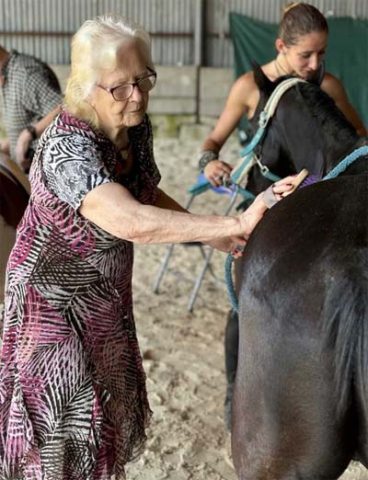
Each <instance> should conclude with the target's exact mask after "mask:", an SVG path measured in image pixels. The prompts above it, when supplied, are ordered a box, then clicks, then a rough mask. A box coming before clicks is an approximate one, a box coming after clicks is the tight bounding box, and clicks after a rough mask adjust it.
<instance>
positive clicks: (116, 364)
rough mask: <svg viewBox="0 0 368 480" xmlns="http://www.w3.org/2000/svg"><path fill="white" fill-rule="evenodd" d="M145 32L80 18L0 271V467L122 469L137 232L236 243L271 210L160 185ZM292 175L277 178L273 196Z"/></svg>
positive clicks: (135, 436) (139, 406)
mask: <svg viewBox="0 0 368 480" xmlns="http://www.w3.org/2000/svg"><path fill="white" fill-rule="evenodd" d="M155 82H156V73H155V71H154V67H153V64H152V61H151V56H150V46H149V38H148V35H147V34H146V33H145V32H144V31H143V30H142V29H141V28H139V27H137V26H135V25H134V24H132V23H129V22H127V21H124V20H123V19H121V18H112V17H99V18H97V19H95V20H91V21H87V22H85V23H84V24H83V25H82V27H81V28H80V30H79V31H78V32H77V33H76V35H75V36H74V39H73V43H72V56H71V75H70V78H69V81H68V84H67V88H66V95H65V106H64V108H63V111H62V112H61V113H60V114H59V115H58V116H57V117H56V119H55V121H54V122H53V123H52V124H51V125H50V127H49V128H48V129H47V130H46V131H45V132H44V134H43V136H42V138H41V140H40V143H39V147H38V150H37V152H36V154H35V157H34V160H33V164H32V169H31V174H30V180H31V186H32V193H31V198H30V202H29V204H28V207H27V209H26V212H25V215H24V217H23V219H22V221H21V224H20V226H19V228H18V234H17V239H16V243H15V246H14V248H13V250H12V253H11V255H10V259H9V263H8V271H7V287H6V301H5V324H4V333H3V348H2V353H1V364H0V368H1V371H0V460H1V466H0V476H1V478H2V479H4V480H5V479H14V478H22V479H23V480H41V479H42V480H43V479H55V480H74V479H78V480H87V479H88V480H90V479H92V478H93V480H107V479H110V478H111V476H112V475H115V477H116V479H117V480H118V479H122V478H125V472H124V466H125V464H126V463H127V462H128V461H129V460H130V459H131V458H133V457H134V456H135V455H136V454H137V453H139V451H140V450H141V448H142V446H143V442H144V440H145V428H146V426H147V424H148V421H149V418H150V415H151V412H150V408H149V405H148V401H147V393H146V387H145V375H144V371H143V368H142V361H141V356H140V352H139V348H138V343H137V337H136V331H135V324H134V319H133V312H132V294H131V276H132V262H133V243H134V242H137V243H161V242H170V243H172V242H188V241H201V242H207V243H211V245H214V246H217V247H218V248H220V249H221V250H224V251H230V250H233V251H234V249H235V246H236V245H244V244H245V242H246V239H247V238H248V236H249V234H250V232H251V231H252V230H253V228H254V226H255V225H256V224H257V222H258V221H259V220H260V219H261V217H262V215H263V214H264V212H265V211H266V210H267V206H266V205H265V203H264V201H263V199H262V197H261V196H260V197H258V198H257V200H256V201H255V203H254V205H253V207H251V208H250V209H248V210H247V211H246V212H245V213H243V214H242V215H240V216H237V217H217V216H200V215H192V214H190V213H187V212H185V211H184V210H183V209H182V208H181V207H180V206H179V205H178V204H177V203H176V202H175V201H174V200H173V199H171V198H170V197H169V196H168V195H166V194H165V193H164V192H163V191H162V190H160V189H159V188H158V183H159V181H160V174H159V172H158V169H157V167H156V165H155V162H154V159H153V153H152V131H151V126H150V122H149V119H148V117H147V115H146V109H147V103H148V95H149V91H150V90H151V89H152V88H153V87H154V85H155ZM291 188H292V187H291V184H290V179H288V180H286V181H284V182H281V183H280V184H279V185H276V187H275V188H274V191H275V192H276V193H277V194H279V195H281V194H282V193H283V192H286V191H289V190H290V189H291Z"/></svg>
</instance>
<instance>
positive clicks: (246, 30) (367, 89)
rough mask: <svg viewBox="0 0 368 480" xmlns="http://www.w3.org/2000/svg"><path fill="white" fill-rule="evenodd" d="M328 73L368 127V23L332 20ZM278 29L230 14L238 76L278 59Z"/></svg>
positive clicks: (330, 23) (273, 25)
mask: <svg viewBox="0 0 368 480" xmlns="http://www.w3.org/2000/svg"><path fill="white" fill-rule="evenodd" d="M328 25H329V29H330V35H329V42H328V49H327V53H326V70H327V71H328V72H330V73H332V74H333V75H335V76H336V77H338V78H339V79H340V80H341V81H342V83H343V84H344V87H345V89H346V91H347V93H348V96H349V100H350V102H351V103H352V105H353V106H354V108H355V109H356V110H357V111H358V113H359V115H360V117H361V118H362V119H363V121H364V123H365V124H366V125H368V21H366V20H354V19H352V18H345V17H344V18H329V19H328ZM277 29H278V25H276V24H272V23H265V22H261V21H258V20H254V19H252V18H250V17H247V16H246V15H240V14H238V13H233V12H232V13H230V35H231V38H232V42H233V46H234V55H235V66H234V68H235V75H236V77H238V76H239V75H241V74H242V73H244V72H246V71H248V70H251V69H252V62H253V61H255V62H257V63H259V64H260V65H262V64H263V63H266V62H269V61H270V60H272V59H273V58H274V57H275V54H276V50H275V47H274V43H275V39H276V36H277Z"/></svg>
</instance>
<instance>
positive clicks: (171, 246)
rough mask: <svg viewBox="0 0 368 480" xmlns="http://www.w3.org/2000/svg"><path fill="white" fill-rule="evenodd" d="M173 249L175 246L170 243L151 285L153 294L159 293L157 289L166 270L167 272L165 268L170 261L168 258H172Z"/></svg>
mask: <svg viewBox="0 0 368 480" xmlns="http://www.w3.org/2000/svg"><path fill="white" fill-rule="evenodd" d="M174 247H175V244H174V243H172V244H171V245H169V246H168V248H167V252H166V255H165V258H164V260H163V262H162V264H161V267H160V270H159V272H158V274H157V277H156V280H155V283H154V284H153V292H154V293H159V288H160V284H161V281H162V279H163V278H164V275H165V273H166V270H167V267H168V265H169V261H170V258H171V256H172V253H173V251H174Z"/></svg>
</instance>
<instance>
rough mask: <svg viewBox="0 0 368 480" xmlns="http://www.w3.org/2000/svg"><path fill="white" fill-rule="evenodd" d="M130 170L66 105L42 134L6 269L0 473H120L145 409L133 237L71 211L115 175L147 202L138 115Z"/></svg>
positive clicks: (153, 179)
mask: <svg viewBox="0 0 368 480" xmlns="http://www.w3.org/2000/svg"><path fill="white" fill-rule="evenodd" d="M129 138H130V144H131V145H132V155H133V158H134V161H133V165H134V166H133V169H132V170H131V172H130V173H129V175H121V174H119V170H120V169H121V168H120V167H121V166H122V165H121V161H122V160H121V157H120V156H119V154H118V152H117V151H116V149H115V147H114V146H113V144H112V143H111V142H110V141H109V140H108V139H107V138H106V137H105V136H104V135H103V134H101V133H99V132H96V131H94V130H92V129H91V128H90V127H89V126H88V125H87V124H86V123H84V122H82V121H79V120H77V119H76V118H74V117H73V116H71V115H70V114H68V113H67V112H63V113H61V114H60V115H59V116H58V117H57V118H56V120H55V121H54V123H53V124H52V125H51V126H50V127H49V128H48V130H47V131H46V132H45V134H44V135H43V137H42V141H41V142H40V145H39V149H38V152H37V154H36V156H35V159H34V161H33V165H32V170H31V184H32V194H31V199H30V203H29V205H28V207H27V210H26V212H25V215H24V217H23V220H22V222H21V224H20V226H19V228H18V234H17V240H16V244H15V246H14V248H13V251H12V253H11V256H10V259H9V263H8V271H7V287H6V288H7V289H6V305H5V324H4V332H3V346H2V351H1V363H0V462H1V463H0V478H1V480H5V479H6V480H7V479H17V480H18V479H21V480H110V478H111V475H112V474H115V475H116V480H119V479H124V478H125V474H124V465H125V464H126V462H128V461H129V460H130V459H132V458H133V457H134V456H135V455H136V454H138V453H139V452H140V450H141V449H142V447H143V444H144V440H145V427H146V426H147V424H148V421H149V418H150V414H151V412H150V409H149V405H148V401H147V393H146V387H145V374H144V371H143V368H142V360H141V356H140V352H139V346H138V342H137V337H136V331H135V324H134V318H133V312H132V291H131V276H132V266H133V245H132V243H131V242H128V241H125V240H121V239H119V238H116V237H114V236H113V235H110V234H109V233H107V232H105V231H104V230H102V229H100V228H99V227H97V226H96V225H94V224H93V223H91V222H89V221H88V220H87V219H85V218H84V217H82V216H81V215H80V214H79V213H78V208H79V206H80V204H81V202H82V200H83V198H84V196H85V195H86V194H87V193H88V192H89V191H91V190H92V189H94V188H95V187H97V186H99V185H102V184H105V183H108V182H119V183H121V184H123V185H124V186H125V187H127V188H128V189H129V190H130V192H131V193H132V194H133V195H134V196H135V197H136V198H137V199H138V200H139V201H141V202H142V203H146V204H150V203H153V202H154V201H155V198H156V190H157V189H156V187H157V184H158V182H159V180H160V174H159V172H158V169H157V167H156V165H155V162H154V159H153V153H152V131H151V126H150V123H149V120H148V117H145V119H144V121H143V122H142V124H141V125H139V126H137V127H133V128H131V129H129Z"/></svg>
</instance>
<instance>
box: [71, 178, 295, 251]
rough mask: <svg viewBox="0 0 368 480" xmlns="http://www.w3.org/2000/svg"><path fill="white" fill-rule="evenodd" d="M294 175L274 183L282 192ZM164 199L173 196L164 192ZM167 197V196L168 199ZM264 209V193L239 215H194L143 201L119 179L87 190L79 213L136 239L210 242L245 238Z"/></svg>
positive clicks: (291, 185) (152, 241)
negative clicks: (119, 182) (227, 238)
mask: <svg viewBox="0 0 368 480" xmlns="http://www.w3.org/2000/svg"><path fill="white" fill-rule="evenodd" d="M292 182H293V177H292V176H291V177H287V178H285V179H283V180H281V181H279V182H277V183H276V184H275V185H274V186H273V190H274V193H276V194H279V198H281V196H280V195H281V194H282V193H284V192H288V191H290V190H291V189H292V188H293V183H292ZM161 199H162V200H161V201H163V202H164V203H166V202H168V201H169V202H171V201H173V202H174V203H175V205H178V204H177V203H176V202H175V201H174V200H172V199H171V198H170V197H168V196H167V195H166V194H163V195H162V196H161ZM169 199H170V200H169ZM266 210H267V205H266V203H265V202H264V200H263V194H260V195H258V196H257V197H256V199H255V201H254V202H253V203H252V205H251V206H250V207H249V208H248V209H247V210H246V211H245V212H244V213H242V214H241V215H238V216H236V217H233V216H227V217H225V216H217V215H196V214H192V213H186V212H183V211H176V210H171V209H169V210H168V209H166V208H160V207H157V206H153V205H143V204H141V203H140V202H138V201H137V200H136V199H135V198H134V197H133V196H132V195H131V194H130V192H129V191H128V190H127V189H126V188H124V187H123V186H121V185H120V184H118V183H107V184H104V185H100V186H98V187H96V188H95V189H93V190H92V191H90V192H89V193H87V195H86V196H85V198H84V200H83V202H82V204H81V207H80V210H79V211H80V213H81V215H83V216H84V217H85V218H87V219H88V220H90V221H91V222H93V223H95V224H96V225H98V226H99V227H100V228H102V229H103V230H105V231H107V232H109V233H111V234H112V235H115V236H116V237H118V238H122V239H125V240H129V241H131V242H136V243H184V242H212V241H213V240H217V239H223V238H225V237H242V238H243V239H244V240H247V239H248V237H249V235H250V234H251V232H252V231H253V229H254V227H255V226H256V225H257V223H258V222H259V221H260V220H261V218H262V216H263V215H264V213H265V212H266Z"/></svg>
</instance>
